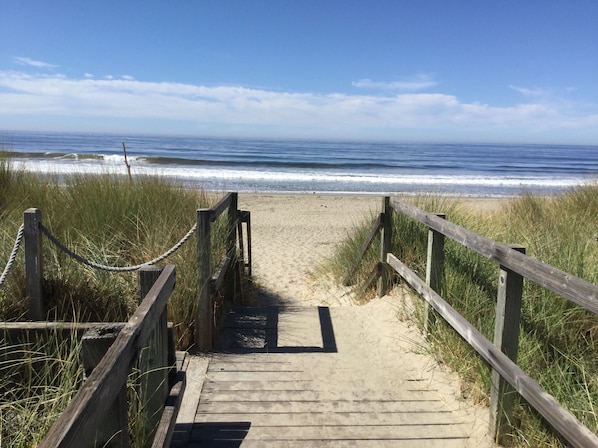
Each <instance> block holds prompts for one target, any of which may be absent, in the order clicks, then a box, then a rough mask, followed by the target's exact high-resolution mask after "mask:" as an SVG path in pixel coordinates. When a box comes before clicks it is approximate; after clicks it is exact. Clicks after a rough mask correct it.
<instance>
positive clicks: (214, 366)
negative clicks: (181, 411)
mask: <svg viewBox="0 0 598 448" xmlns="http://www.w3.org/2000/svg"><path fill="white" fill-rule="evenodd" d="M296 371H297V367H296V366H295V365H293V364H291V363H288V362H232V363H231V362H227V363H218V362H216V363H211V365H210V374H212V373H220V372H296Z"/></svg>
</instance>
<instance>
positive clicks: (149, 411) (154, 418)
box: [138, 266, 169, 446]
mask: <svg viewBox="0 0 598 448" xmlns="http://www.w3.org/2000/svg"><path fill="white" fill-rule="evenodd" d="M163 270H164V268H163V267H160V266H148V267H144V268H142V269H140V270H139V299H138V303H139V304H141V302H142V301H143V299H144V298H145V296H146V295H147V293H148V292H149V291H150V289H151V288H152V286H153V285H154V283H155V282H156V280H157V279H158V277H160V274H161V273H162V271H163ZM167 327H168V311H167V307H164V311H162V314H161V315H160V319H158V321H157V323H156V326H155V327H154V330H153V332H152V335H151V336H150V338H149V341H148V344H147V347H142V348H141V351H140V353H139V374H140V378H139V401H140V406H141V413H140V414H141V415H143V418H144V425H145V431H144V432H143V436H144V438H145V440H144V442H145V446H150V445H151V441H152V440H153V438H154V433H155V431H156V428H157V427H158V423H159V422H160V417H161V416H162V410H163V409H164V403H165V402H166V398H167V397H168V392H169V391H168V389H169V384H168V375H169V365H168V329H167Z"/></svg>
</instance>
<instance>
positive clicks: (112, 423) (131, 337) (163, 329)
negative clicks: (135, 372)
mask: <svg viewBox="0 0 598 448" xmlns="http://www.w3.org/2000/svg"><path fill="white" fill-rule="evenodd" d="M158 273H159V276H158V277H157V279H155V277H156V274H158ZM141 278H142V279H141V282H142V284H143V285H145V286H144V289H147V286H148V284H151V285H152V286H151V287H149V289H147V294H145V295H144V296H143V300H142V301H141V304H140V305H139V307H138V308H137V310H136V311H135V313H134V314H133V316H131V318H130V319H129V321H128V322H127V323H126V324H124V325H114V324H112V325H109V326H108V327H106V326H104V327H99V328H98V329H97V330H95V331H94V330H91V333H86V336H84V339H83V354H82V357H83V360H84V366H85V367H86V373H87V374H88V376H87V378H86V380H85V382H84V383H83V385H82V386H81V388H80V389H79V390H78V391H77V393H76V394H75V396H74V397H73V399H72V400H71V402H70V404H69V405H68V406H67V408H66V409H65V410H64V412H63V413H62V414H61V415H60V417H59V418H58V420H57V421H56V422H55V423H54V425H53V426H52V427H51V428H50V430H49V431H48V433H47V434H46V436H45V438H44V439H43V441H42V442H41V443H40V444H39V445H38V447H39V448H56V447H69V448H70V447H93V446H104V445H105V444H107V443H109V446H116V447H125V446H128V444H129V432H128V418H127V415H128V409H127V391H126V382H127V377H128V375H129V373H130V372H131V369H132V368H133V366H134V365H135V364H137V365H138V366H139V369H140V377H141V378H144V379H145V380H143V381H142V385H141V389H140V391H139V393H140V396H141V403H142V407H143V408H144V409H145V412H146V413H147V419H148V420H149V421H151V420H152V418H153V416H155V415H157V416H159V417H160V418H162V416H163V412H162V409H163V408H164V403H165V402H166V398H167V397H168V394H169V387H168V386H169V381H168V378H169V375H170V368H171V366H170V365H169V355H168V352H169V350H168V340H167V326H166V325H167V322H166V313H167V311H166V310H167V308H166V304H167V302H168V299H169V297H170V295H171V294H172V291H173V289H174V285H175V268H174V266H172V265H168V266H166V267H165V268H164V269H163V270H157V271H156V270H155V269H151V270H148V271H147V272H146V273H145V274H142V276H141ZM152 278H154V279H155V282H152V283H150V282H148V281H147V280H149V279H152ZM86 339H87V340H88V342H86ZM175 386H176V390H173V391H172V393H173V394H176V396H177V397H181V396H182V390H184V380H183V379H181V381H180V382H179V383H178V384H175ZM173 389H174V387H173ZM170 412H172V409H171V408H167V409H166V415H164V422H165V425H166V428H167V429H166V430H163V429H162V430H160V431H158V433H159V434H161V435H162V437H163V438H165V439H166V438H168V434H171V433H172V428H173V426H172V425H173V424H174V419H173V418H172V416H171V415H168V414H169V413H170ZM169 427H170V429H168V428H169ZM152 428H153V427H152ZM152 431H153V429H152ZM163 445H164V440H161V441H156V440H154V445H153V446H163Z"/></svg>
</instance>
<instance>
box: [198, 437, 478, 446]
mask: <svg viewBox="0 0 598 448" xmlns="http://www.w3.org/2000/svg"><path fill="white" fill-rule="evenodd" d="M203 446H204V445H202V444H201V442H197V444H190V445H189V446H188V448H202V447H203ZM238 446H239V442H238V441H231V442H226V441H222V442H217V443H216V444H214V445H212V447H218V448H236V447H238ZM242 446H243V448H281V442H279V441H276V440H244V441H243V442H242ZM283 446H284V448H355V447H357V446H362V447H365V448H397V446H399V447H401V448H463V447H467V446H473V445H470V444H469V443H468V441H467V440H465V439H439V440H431V439H425V440H414V439H409V440H405V439H401V440H398V439H388V440H367V441H365V442H364V441H362V442H358V441H355V440H285V441H284V445H283Z"/></svg>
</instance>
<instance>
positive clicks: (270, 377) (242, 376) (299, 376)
mask: <svg viewBox="0 0 598 448" xmlns="http://www.w3.org/2000/svg"><path fill="white" fill-rule="evenodd" d="M259 375H260V379H261V380H263V381H277V380H280V378H281V372H279V371H276V370H271V371H269V372H260V374H259ZM305 377H306V375H305V373H304V372H303V371H302V370H286V371H285V372H284V378H285V379H286V380H288V381H296V380H304V379H305ZM255 378H256V372H208V379H209V380H211V381H218V382H220V381H251V380H255Z"/></svg>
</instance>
